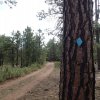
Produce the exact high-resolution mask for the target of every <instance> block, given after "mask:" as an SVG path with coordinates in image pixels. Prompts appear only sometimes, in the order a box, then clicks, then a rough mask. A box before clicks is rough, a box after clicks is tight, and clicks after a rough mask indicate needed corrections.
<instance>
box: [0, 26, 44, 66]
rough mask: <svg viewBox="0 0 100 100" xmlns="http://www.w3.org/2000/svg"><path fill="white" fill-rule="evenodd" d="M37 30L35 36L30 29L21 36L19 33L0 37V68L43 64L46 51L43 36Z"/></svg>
mask: <svg viewBox="0 0 100 100" xmlns="http://www.w3.org/2000/svg"><path fill="white" fill-rule="evenodd" d="M41 34H42V31H41V30H39V31H38V33H37V34H36V35H34V32H33V31H32V29H31V28H30V27H27V28H26V29H25V30H24V31H23V34H22V33H21V32H20V31H17V32H14V31H13V32H12V37H7V36H4V35H2V36H0V66H1V65H3V64H11V65H12V66H13V67H14V66H17V67H18V66H20V67H28V66H31V65H32V64H33V63H35V62H38V63H40V64H43V62H44V61H45V60H46V53H45V52H46V50H44V47H43V42H42V41H43V35H41Z"/></svg>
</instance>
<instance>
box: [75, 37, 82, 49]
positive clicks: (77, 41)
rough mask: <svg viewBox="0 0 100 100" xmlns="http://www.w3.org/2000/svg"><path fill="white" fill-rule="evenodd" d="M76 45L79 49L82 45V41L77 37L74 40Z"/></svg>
mask: <svg viewBox="0 0 100 100" xmlns="http://www.w3.org/2000/svg"><path fill="white" fill-rule="evenodd" d="M76 43H77V45H78V46H79V47H80V46H81V45H82V43H83V41H82V39H81V38H80V37H79V38H78V39H77V40H76Z"/></svg>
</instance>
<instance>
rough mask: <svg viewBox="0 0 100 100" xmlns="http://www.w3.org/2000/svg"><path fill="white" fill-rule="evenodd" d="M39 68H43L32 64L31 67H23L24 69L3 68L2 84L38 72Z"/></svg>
mask: <svg viewBox="0 0 100 100" xmlns="http://www.w3.org/2000/svg"><path fill="white" fill-rule="evenodd" d="M39 68H41V65H40V64H37V63H35V64H32V65H31V66H29V67H23V68H19V67H11V66H3V67H1V68H0V83H1V82H4V81H6V80H8V79H14V78H17V77H20V76H24V75H26V74H29V73H31V72H33V71H36V70H38V69H39Z"/></svg>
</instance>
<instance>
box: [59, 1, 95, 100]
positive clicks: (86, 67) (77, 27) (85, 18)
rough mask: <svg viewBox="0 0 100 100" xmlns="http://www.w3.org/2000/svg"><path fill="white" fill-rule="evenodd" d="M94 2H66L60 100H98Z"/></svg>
mask: <svg viewBox="0 0 100 100" xmlns="http://www.w3.org/2000/svg"><path fill="white" fill-rule="evenodd" d="M92 6H93V2H92V0H64V10H63V19H64V32H63V64H62V67H61V80H60V83H61V84H60V100H95V70H94V62H93V31H92V9H93V7H92Z"/></svg>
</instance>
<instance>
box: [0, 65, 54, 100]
mask: <svg viewBox="0 0 100 100" xmlns="http://www.w3.org/2000/svg"><path fill="white" fill-rule="evenodd" d="M53 70H54V63H47V64H46V65H45V67H43V68H42V69H40V70H38V71H36V72H33V73H31V74H29V75H27V76H25V77H21V78H19V79H17V80H12V81H11V82H8V83H6V84H3V85H0V100H17V99H18V98H20V97H22V96H24V95H25V94H26V93H27V92H28V91H30V90H31V89H33V88H34V87H35V86H36V85H37V84H39V83H40V82H41V81H42V80H44V79H45V78H46V77H48V76H49V75H50V74H51V72H52V71H53Z"/></svg>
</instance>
